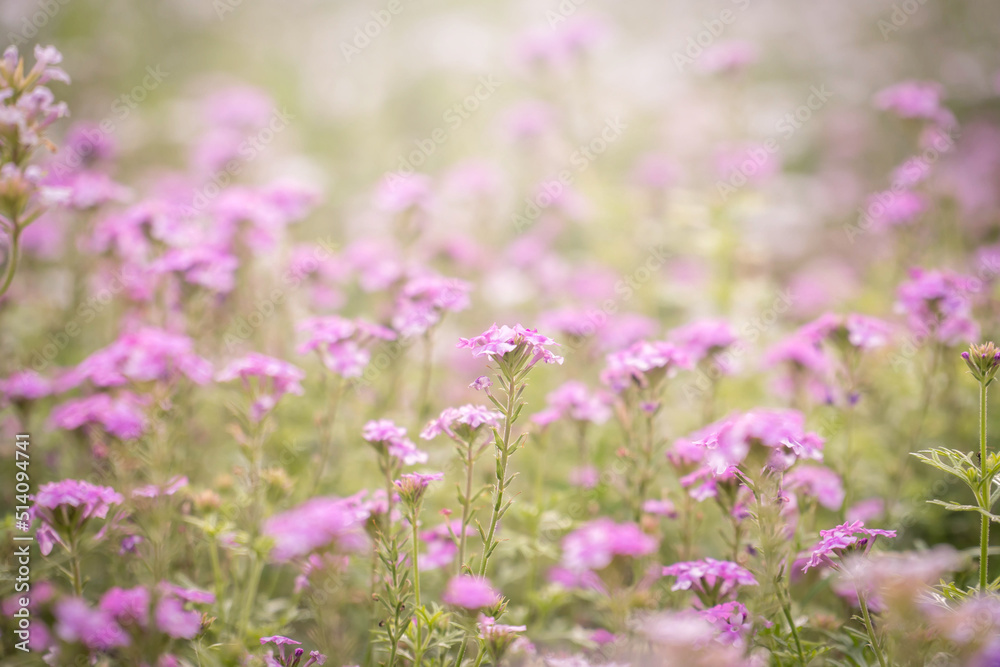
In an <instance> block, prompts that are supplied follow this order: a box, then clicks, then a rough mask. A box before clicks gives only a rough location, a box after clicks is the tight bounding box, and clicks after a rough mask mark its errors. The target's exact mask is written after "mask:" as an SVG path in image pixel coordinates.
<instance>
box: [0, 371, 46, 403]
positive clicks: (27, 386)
mask: <svg viewBox="0 0 1000 667" xmlns="http://www.w3.org/2000/svg"><path fill="white" fill-rule="evenodd" d="M52 389H53V387H52V381H51V380H49V379H48V378H45V377H42V376H41V375H39V374H38V373H36V372H35V371H32V370H24V371H18V372H16V373H13V374H11V375H9V376H8V377H7V378H6V379H3V380H0V396H2V397H3V398H5V399H6V400H7V401H8V402H10V403H24V402H27V401H35V400H38V399H39V398H44V397H45V396H49V395H50V394H51V393H52Z"/></svg>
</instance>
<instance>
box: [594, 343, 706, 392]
mask: <svg viewBox="0 0 1000 667" xmlns="http://www.w3.org/2000/svg"><path fill="white" fill-rule="evenodd" d="M690 367H691V359H690V357H689V356H688V354H687V352H685V351H684V350H682V349H681V348H680V347H678V346H677V345H675V344H674V343H670V342H667V341H652V342H650V341H644V340H641V341H638V342H636V343H633V344H632V345H630V346H628V347H627V348H625V349H624V350H620V351H618V352H613V353H611V354H609V355H608V357H607V364H606V365H605V367H604V370H603V371H601V381H602V382H604V383H605V384H606V385H608V386H609V387H611V388H612V389H613V390H615V391H618V392H620V391H624V390H625V389H628V388H629V387H631V386H639V387H643V388H645V387H648V386H652V385H655V384H656V383H657V382H658V381H659V380H660V379H662V378H663V377H669V376H671V375H673V374H674V373H676V372H677V369H679V368H690Z"/></svg>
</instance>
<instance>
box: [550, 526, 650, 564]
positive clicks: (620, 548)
mask: <svg viewBox="0 0 1000 667" xmlns="http://www.w3.org/2000/svg"><path fill="white" fill-rule="evenodd" d="M656 546H657V542H656V538H654V537H652V536H651V535H647V534H645V533H643V532H642V530H641V529H640V528H639V526H638V525H636V524H634V523H615V522H614V521H612V520H611V519H605V518H601V519H595V520H594V521H591V522H589V523H586V524H584V525H583V526H581V527H579V528H577V529H576V530H574V531H573V532H571V533H570V534H569V535H567V536H566V537H564V538H563V541H562V559H561V561H560V565H562V567H564V568H566V569H567V570H570V571H574V572H582V571H585V570H603V569H604V568H606V567H607V566H609V565H611V561H612V560H613V559H614V558H615V556H626V557H635V556H645V555H646V554H651V553H653V552H654V551H655V550H656Z"/></svg>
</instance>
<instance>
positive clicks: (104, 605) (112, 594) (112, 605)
mask: <svg viewBox="0 0 1000 667" xmlns="http://www.w3.org/2000/svg"><path fill="white" fill-rule="evenodd" d="M149 601H150V598H149V591H147V590H146V589H145V588H143V587H142V586H136V587H135V588H130V589H123V588H118V587H117V586H116V587H114V588H111V589H109V590H108V591H107V592H106V593H104V595H103V596H102V597H101V603H100V608H101V610H103V611H105V612H107V613H109V614H111V616H112V617H114V619H115V620H116V621H118V622H119V623H121V624H123V625H126V626H128V625H133V624H135V625H138V626H140V627H143V628H145V627H146V625H147V624H148V623H149Z"/></svg>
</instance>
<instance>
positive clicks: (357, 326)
mask: <svg viewBox="0 0 1000 667" xmlns="http://www.w3.org/2000/svg"><path fill="white" fill-rule="evenodd" d="M298 330H299V331H303V332H305V333H306V334H307V335H308V338H307V339H306V341H305V342H304V343H303V344H302V345H300V346H299V349H298V352H299V354H305V353H307V352H310V351H315V352H316V353H317V354H319V356H320V359H321V360H322V361H323V364H324V365H325V366H326V367H327V368H328V369H330V370H331V371H333V372H334V373H336V374H338V375H340V376H341V377H345V378H352V377H360V376H361V374H362V373H363V372H364V369H365V366H367V365H368V362H369V361H370V360H371V353H370V352H369V351H368V350H367V349H365V348H366V347H367V346H368V345H370V344H371V343H372V342H373V341H374V340H377V339H381V340H393V339H395V338H396V334H395V333H394V332H393V331H392V330H391V329H387V328H386V327H382V326H379V325H377V324H370V323H368V322H365V321H363V320H357V321H351V320H347V319H344V318H342V317H338V316H336V315H331V316H328V317H312V318H309V319H307V320H305V321H303V322H302V323H301V324H299V326H298Z"/></svg>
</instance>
